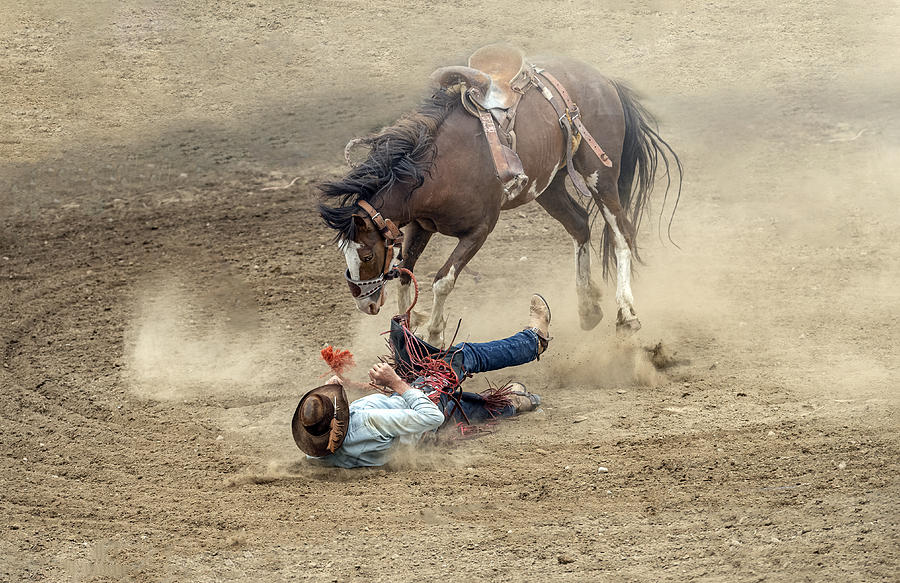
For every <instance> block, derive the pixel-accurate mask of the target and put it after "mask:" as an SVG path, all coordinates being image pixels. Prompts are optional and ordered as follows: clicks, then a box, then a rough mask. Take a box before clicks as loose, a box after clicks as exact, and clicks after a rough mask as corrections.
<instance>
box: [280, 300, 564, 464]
mask: <svg viewBox="0 0 900 583" xmlns="http://www.w3.org/2000/svg"><path fill="white" fill-rule="evenodd" d="M549 324H550V306H549V305H548V304H547V302H546V300H544V298H543V297H542V296H540V295H538V294H535V295H533V296H532V297H531V304H530V307H529V324H528V327H526V328H525V329H524V330H522V331H521V332H519V333H517V334H514V335H513V336H510V337H508V338H504V339H502V340H494V341H491V342H480V343H473V342H463V343H460V344H456V345H454V346H451V347H450V348H448V349H445V350H440V349H438V348H435V347H434V346H431V345H430V344H428V343H426V342H424V341H422V340H420V339H418V338H416V337H415V336H414V335H413V334H412V332H411V331H410V330H409V328H408V327H407V326H406V325H405V322H404V320H403V318H402V317H395V318H394V319H393V320H392V321H391V333H390V337H389V344H390V348H391V358H392V363H391V364H388V363H383V362H382V363H378V364H375V365H373V366H372V367H371V368H370V369H369V373H368V374H369V379H370V381H371V382H370V383H369V384H368V385H365V384H362V383H355V382H353V381H349V380H347V379H346V378H343V377H342V376H339V375H338V374H336V375H335V376H333V377H331V378H330V379H329V380H328V383H327V384H325V385H323V386H321V387H317V388H315V389H313V390H311V391H309V392H308V393H306V394H305V395H304V396H303V398H302V399H301V400H300V403H299V405H297V409H296V411H295V412H294V417H293V420H292V421H291V430H292V432H293V434H294V441H295V442H296V443H297V446H298V447H299V448H300V449H301V450H303V451H304V452H305V453H306V454H307V455H308V456H309V457H310V458H314V459H316V460H318V462H320V463H322V464H325V465H331V466H337V467H341V468H356V467H363V466H381V465H384V464H386V463H387V462H388V461H390V459H391V454H392V450H393V449H394V448H395V446H396V445H398V444H402V445H414V444H417V443H419V442H420V441H421V440H422V438H423V437H424V436H425V435H428V434H433V432H437V431H438V430H440V429H441V428H445V427H456V426H458V427H459V428H460V430H461V432H462V434H465V433H466V432H467V430H471V429H470V428H477V427H478V426H479V424H482V423H485V422H489V421H492V420H495V419H500V418H503V417H511V416H514V415H518V414H519V413H522V412H525V411H531V410H533V409H534V408H535V407H537V406H538V405H539V404H540V397H539V396H538V395H535V394H532V393H529V392H528V391H527V390H525V387H524V386H523V385H522V384H520V383H509V384H507V385H506V386H504V387H499V388H495V389H493V390H489V391H488V392H486V393H483V394H479V393H468V392H463V391H462V389H461V388H460V385H461V383H462V381H463V380H465V379H466V378H467V377H469V376H471V375H473V374H477V373H481V372H488V371H492V370H499V369H502V368H506V367H509V366H516V365H520V364H525V363H526V362H531V361H533V360H537V359H538V357H539V355H540V354H541V353H543V352H544V351H545V350H546V349H547V345H548V343H549V340H550V335H549ZM345 387H346V388H368V389H374V390H375V391H376V393H375V394H372V395H368V396H365V397H362V398H360V399H357V400H356V401H353V402H352V403H350V402H349V401H348V399H347V393H346V391H345Z"/></svg>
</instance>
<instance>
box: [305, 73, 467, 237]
mask: <svg viewBox="0 0 900 583" xmlns="http://www.w3.org/2000/svg"><path fill="white" fill-rule="evenodd" d="M459 103H460V99H459V91H458V89H457V90H453V89H451V90H449V91H447V90H440V91H438V92H437V93H435V94H434V95H432V96H431V97H429V98H427V99H426V100H425V101H424V102H423V103H422V105H420V106H419V108H418V109H417V110H415V111H414V112H412V113H410V114H408V115H406V116H404V117H402V118H401V119H400V120H398V121H397V123H395V124H394V125H392V126H390V127H387V128H384V129H383V130H381V131H380V132H378V133H377V134H375V135H372V136H368V137H366V138H363V139H362V140H360V143H362V144H365V145H368V146H369V148H370V150H369V156H368V158H367V159H366V160H365V161H364V162H363V163H361V164H359V165H358V166H356V167H354V168H353V169H352V170H351V171H350V172H349V173H348V174H347V175H346V176H344V177H343V178H342V179H340V180H334V181H331V182H324V183H322V184H320V185H319V191H320V193H321V195H322V199H323V202H321V203H320V204H319V214H320V215H321V216H322V219H323V220H324V221H325V224H326V225H328V226H329V227H331V228H332V229H334V230H335V231H337V233H336V234H335V240H339V239H343V240H345V241H351V240H353V239H354V237H355V236H356V226H355V223H354V222H353V214H354V213H356V212H358V211H359V207H358V206H357V205H356V203H357V201H360V200H364V201H370V200H372V197H374V196H375V195H376V194H378V193H379V192H382V191H385V190H388V189H390V188H391V187H393V186H395V185H397V184H406V185H409V186H410V188H409V190H408V191H407V193H406V196H407V197H408V196H409V195H410V194H412V192H413V191H414V190H415V189H417V188H419V187H420V186H422V183H423V182H424V181H425V176H426V175H427V174H428V172H429V171H430V169H431V166H432V164H433V163H434V157H435V156H436V155H437V149H436V147H435V144H434V138H435V135H436V134H437V130H438V128H440V126H441V124H442V123H443V122H444V120H445V119H446V118H447V116H448V115H449V114H450V113H451V112H452V111H453V110H454V109H455V108H456V106H457V105H459ZM328 200H337V202H338V205H337V206H329V205H327V204H325V203H326V201H328Z"/></svg>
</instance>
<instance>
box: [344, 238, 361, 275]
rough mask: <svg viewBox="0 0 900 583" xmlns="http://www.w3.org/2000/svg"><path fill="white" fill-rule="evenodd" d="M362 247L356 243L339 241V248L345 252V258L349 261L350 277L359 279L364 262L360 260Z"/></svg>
mask: <svg viewBox="0 0 900 583" xmlns="http://www.w3.org/2000/svg"><path fill="white" fill-rule="evenodd" d="M361 247H362V245H360V244H359V243H357V242H356V241H345V240H343V239H341V240H340V241H338V248H339V249H340V250H341V251H343V252H344V258H346V260H347V269H348V270H349V271H350V277H352V278H353V279H359V268H360V266H361V265H362V260H361V259H360V258H359V250H360V248H361Z"/></svg>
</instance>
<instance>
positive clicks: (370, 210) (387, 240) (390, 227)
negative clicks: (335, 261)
mask: <svg viewBox="0 0 900 583" xmlns="http://www.w3.org/2000/svg"><path fill="white" fill-rule="evenodd" d="M356 204H357V205H358V206H359V208H361V209H362V210H363V211H365V213H366V214H367V215H369V218H371V219H372V222H373V223H375V227H376V228H377V229H378V232H380V233H381V236H382V237H383V238H384V246H385V255H384V267H382V270H381V272H382V276H384V275H387V274H388V272H389V271H390V270H391V267H392V265H391V263H392V262H393V260H394V247H399V246H401V245H402V244H403V231H401V230H400V229H399V228H398V227H397V225H395V224H394V221H392V220H391V219H386V218H384V217H383V216H381V212H380V211H377V210H375V207H373V206H372V205H371V204H369V203H368V202H366V201H364V200H358V201H356ZM398 257H399V256H398ZM348 279H349V278H348Z"/></svg>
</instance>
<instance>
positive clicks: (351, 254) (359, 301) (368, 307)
mask: <svg viewBox="0 0 900 583" xmlns="http://www.w3.org/2000/svg"><path fill="white" fill-rule="evenodd" d="M362 247H363V246H362V245H361V244H360V243H357V242H356V241H346V240H343V239H341V240H340V241H339V242H338V248H339V249H340V250H341V251H342V252H343V253H344V258H345V259H346V261H347V271H348V272H349V273H350V277H351V279H355V280H357V281H359V280H360V279H361V278H360V275H359V274H360V270H361V269H362V259H361V258H360V257H359V250H360V249H362ZM353 299H354V300H356V308H357V309H358V310H359V311H360V312H362V313H363V314H368V315H370V316H374V315H375V314H377V313H378V311H379V310H380V309H381V306H383V305H384V287H382V288H381V290H379V291H378V293H376V294H372V295H370V296H366V297H364V298H353Z"/></svg>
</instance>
